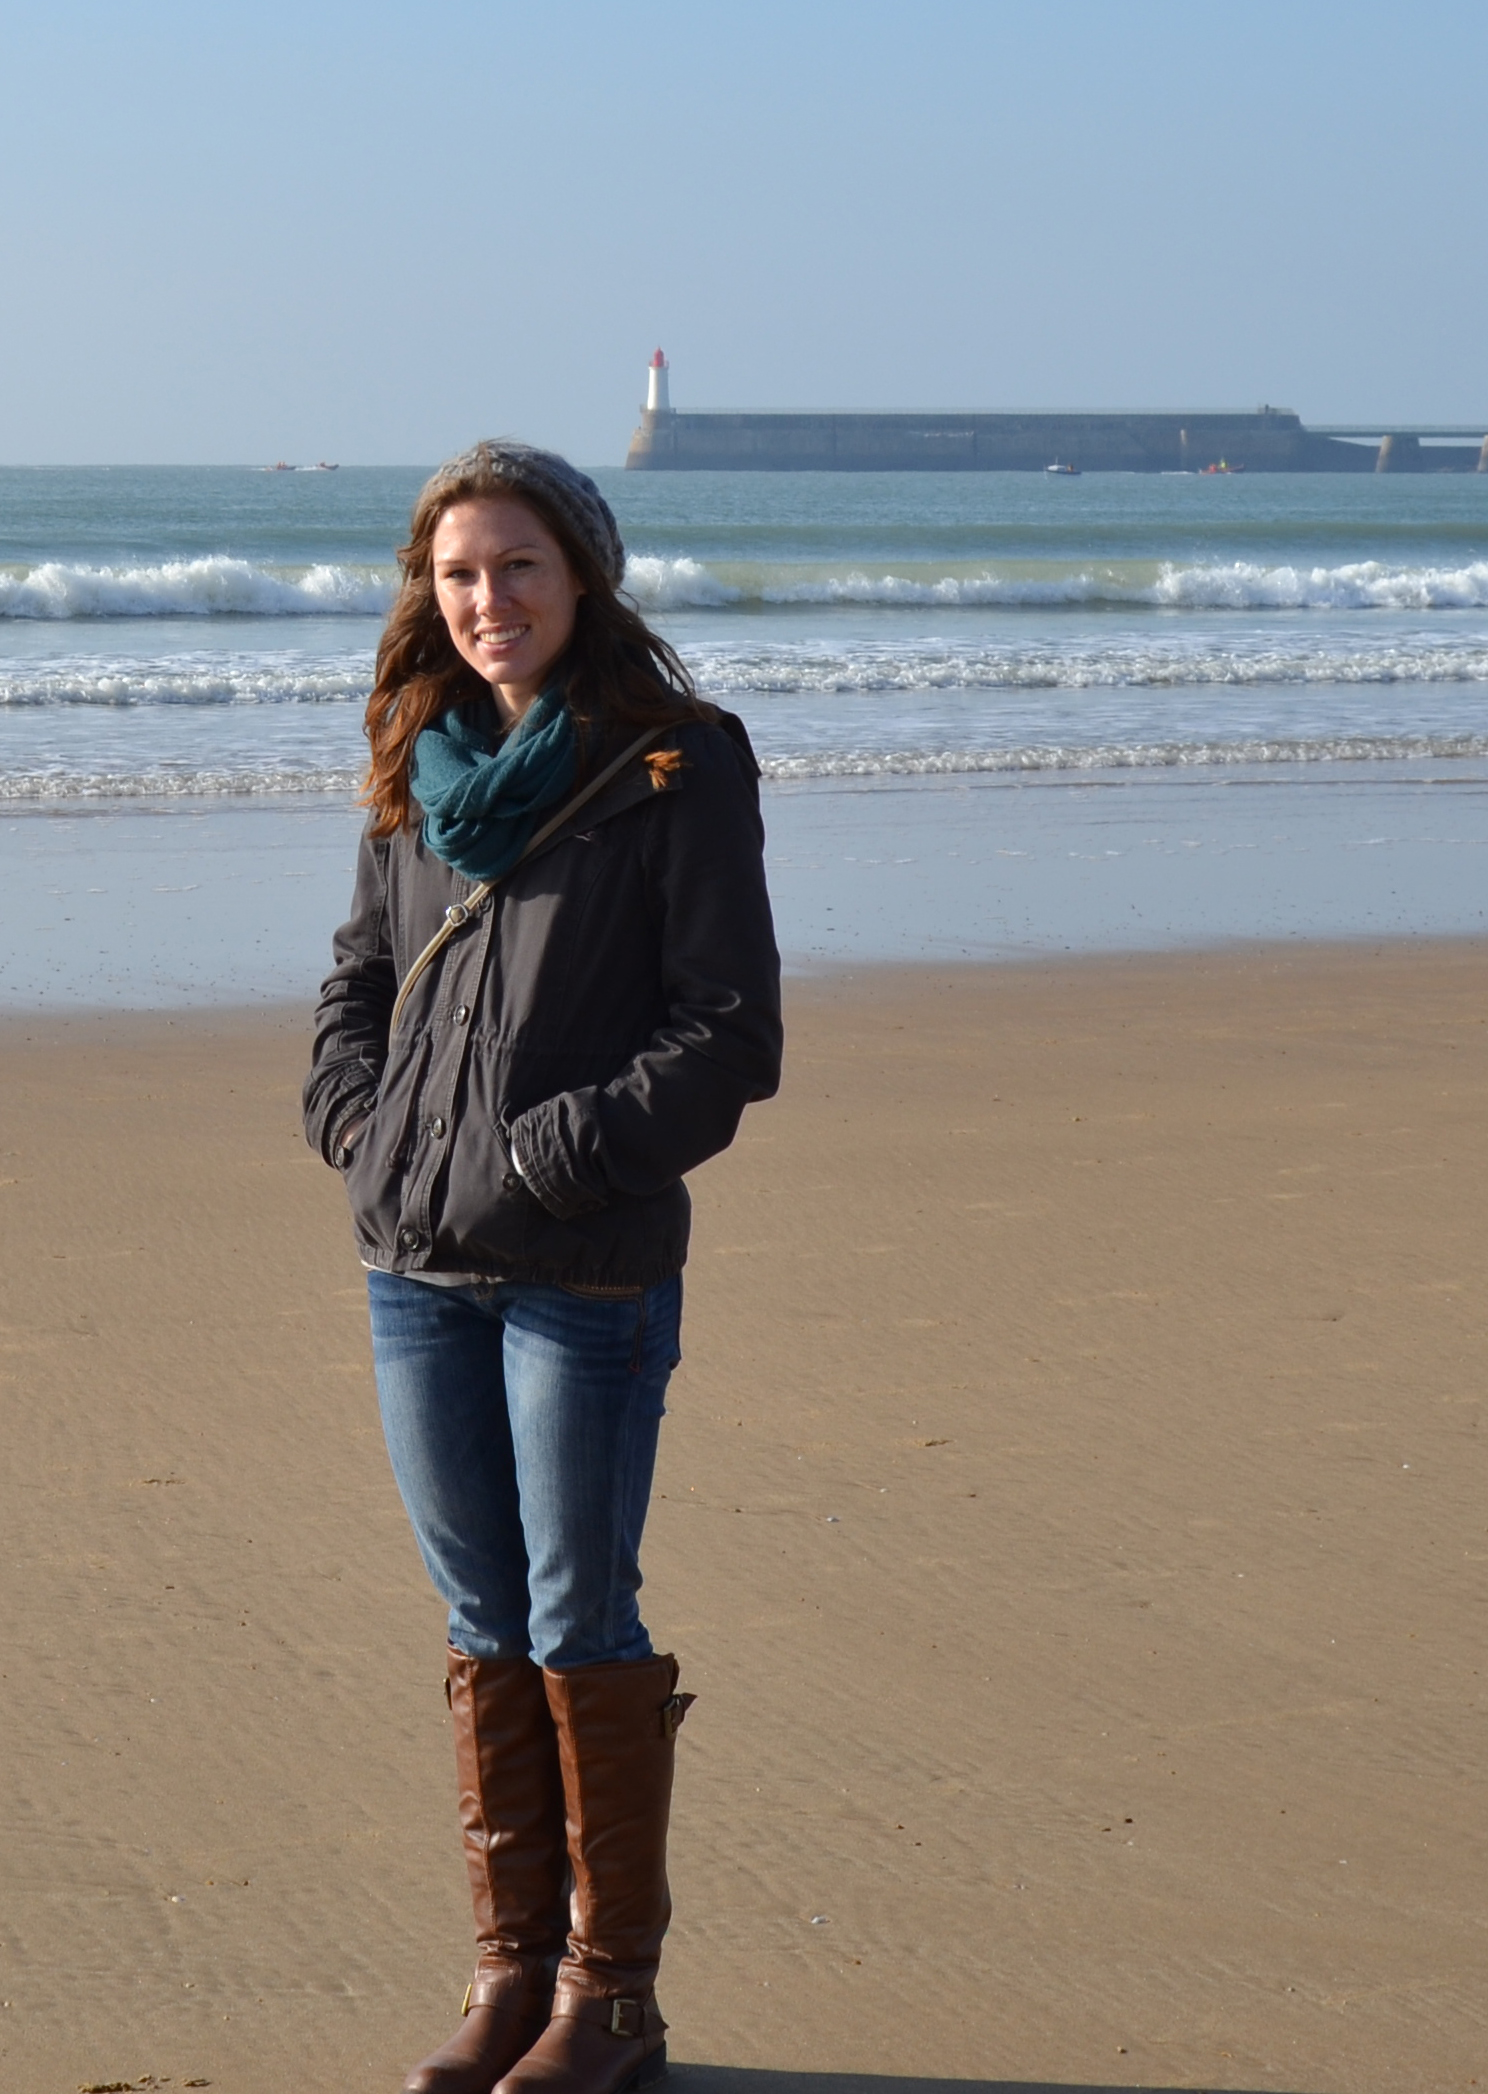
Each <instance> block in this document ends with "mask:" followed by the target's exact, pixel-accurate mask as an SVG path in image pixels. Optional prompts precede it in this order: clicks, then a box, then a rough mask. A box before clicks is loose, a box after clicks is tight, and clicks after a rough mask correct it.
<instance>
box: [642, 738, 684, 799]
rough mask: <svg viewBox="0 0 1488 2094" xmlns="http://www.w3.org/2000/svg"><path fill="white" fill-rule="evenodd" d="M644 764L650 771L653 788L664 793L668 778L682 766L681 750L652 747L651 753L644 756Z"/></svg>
mask: <svg viewBox="0 0 1488 2094" xmlns="http://www.w3.org/2000/svg"><path fill="white" fill-rule="evenodd" d="M645 764H646V768H647V770H648V771H650V773H651V784H652V788H653V790H654V791H656V792H659V793H664V792H665V791H666V789H667V782H668V780H669V779H671V778H672V777H673V776H674V775H675V774H676V773H677V772H678V771H680V770H681V768H682V751H681V750H680V749H653V750H652V751H651V754H650V755H649V756H648V757H646V758H645Z"/></svg>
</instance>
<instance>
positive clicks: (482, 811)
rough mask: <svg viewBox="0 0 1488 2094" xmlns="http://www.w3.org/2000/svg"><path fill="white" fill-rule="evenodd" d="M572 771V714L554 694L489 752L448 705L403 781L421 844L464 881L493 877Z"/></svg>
mask: <svg viewBox="0 0 1488 2094" xmlns="http://www.w3.org/2000/svg"><path fill="white" fill-rule="evenodd" d="M576 768H577V752H576V749H575V746H574V726H573V718H572V715H571V714H570V712H569V710H568V707H567V706H566V705H565V704H564V702H563V700H562V698H561V697H560V696H559V694H558V692H556V691H553V690H548V691H543V692H542V693H541V694H540V696H538V697H537V698H535V699H534V700H533V701H532V703H531V705H529V706H528V708H527V710H526V712H525V713H523V715H522V717H521V719H520V720H519V721H518V722H517V724H516V726H515V727H513V728H512V729H511V731H510V733H508V734H507V735H505V736H504V737H503V738H502V740H501V741H500V742H499V743H498V744H497V745H496V747H495V748H494V749H493V748H492V747H491V744H490V741H489V739H488V737H487V736H485V735H483V734H481V733H480V732H479V730H478V729H476V728H474V727H471V726H469V725H467V723H466V721H465V720H464V719H463V718H462V717H461V714H460V712H459V710H458V709H457V708H452V709H451V710H450V711H449V712H447V713H445V714H443V716H442V717H441V718H440V719H438V720H436V721H435V723H434V724H433V726H431V727H426V728H425V729H424V730H423V732H422V733H421V734H420V735H419V737H418V739H417V740H416V741H415V743H414V745H413V762H412V765H411V767H410V769H409V774H408V783H409V787H410V789H411V791H412V793H413V797H414V798H415V799H416V800H417V801H418V803H419V805H420V807H422V808H423V810H424V842H425V843H426V844H427V845H428V846H429V849H430V850H431V851H433V852H434V853H435V854H436V856H438V857H440V858H442V859H443V860H444V862H445V864H446V865H452V866H453V867H454V868H455V870H456V872H462V873H464V874H465V876H466V878H467V879H470V880H499V879H500V877H501V875H502V874H503V873H505V872H510V870H511V868H512V867H513V866H514V865H515V864H516V862H517V860H518V859H519V858H520V857H521V855H522V852H523V851H524V850H525V848H526V846H527V842H528V839H529V838H530V837H531V835H532V832H533V830H534V829H535V828H536V827H537V819H538V816H539V815H540V814H542V813H544V812H545V811H546V810H547V809H548V808H550V807H556V806H557V804H558V802H559V801H560V800H561V799H562V798H563V797H564V795H565V794H566V793H567V792H568V790H569V788H570V787H571V786H572V784H573V781H574V773H575V770H576Z"/></svg>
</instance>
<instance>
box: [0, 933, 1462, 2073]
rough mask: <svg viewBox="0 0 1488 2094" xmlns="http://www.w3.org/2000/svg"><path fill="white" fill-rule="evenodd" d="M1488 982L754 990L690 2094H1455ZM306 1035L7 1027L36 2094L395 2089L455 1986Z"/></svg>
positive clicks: (667, 1548)
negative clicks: (301, 1114) (304, 1091)
mask: <svg viewBox="0 0 1488 2094" xmlns="http://www.w3.org/2000/svg"><path fill="white" fill-rule="evenodd" d="M1485 960H1488V951H1485V947H1484V946H1483V945H1482V944H1480V943H1474V942H1470V941H1463V942H1459V943H1438V944H1432V943H1427V942H1424V941H1423V942H1420V943H1417V944H1414V945H1405V944H1397V945H1388V944H1387V945H1376V946H1371V945H1364V944H1359V945H1352V946H1336V947H1328V946H1313V947H1307V946H1298V945H1291V946H1287V947H1284V948H1248V949H1242V950H1238V951H1234V952H1231V953H1227V954H1225V955H1223V956H1220V957H1205V956H1203V955H1196V954H1193V953H1188V954H1179V955H1167V956H1155V957H1154V956H1150V955H1149V956H1141V957H1137V958H1129V959H1110V958H1106V959H1090V960H1081V961H1072V962H1067V963H1063V964H1055V963H1045V964H1040V965H1037V966H1028V967H1018V966H1012V967H999V968H970V967H968V968H964V969H961V970H959V971H954V970H947V971H944V972H914V971H907V970H906V971H892V970H884V971H878V972H874V971H864V972H863V973H861V974H859V975H857V976H850V975H849V976H839V977H837V978H834V979H825V980H817V981H810V980H807V981H800V982H796V983H795V984H793V986H792V991H791V998H790V1053H789V1060H788V1074H787V1081H786V1086H785V1089H784V1092H783V1094H782V1096H781V1097H780V1099H779V1100H778V1101H776V1102H775V1103H772V1104H770V1105H768V1106H764V1107H760V1108H757V1109H756V1110H755V1111H753V1112H752V1113H751V1114H750V1116H749V1117H748V1119H747V1121H746V1124H745V1128H744V1132H743V1135H742V1137H741V1139H740V1141H739V1142H738V1144H737V1145H736V1147H735V1148H734V1149H733V1150H732V1151H731V1152H730V1153H729V1154H728V1155H726V1156H725V1157H723V1158H721V1159H719V1160H718V1161H717V1162H716V1163H714V1164H713V1165H711V1166H709V1167H708V1168H707V1169H706V1170H704V1171H702V1172H701V1173H699V1174H698V1177H697V1179H696V1181H695V1185H694V1191H695V1196H696V1202H697V1228H696V1234H695V1239H694V1250H693V1258H692V1262H691V1264H690V1266H689V1269H688V1279H687V1287H688V1320H687V1326H686V1332H685V1337H686V1343H687V1349H688V1358H687V1361H686V1364H685V1365H684V1367H683V1369H682V1370H681V1372H680V1373H679V1375H678V1377H677V1379H676V1382H675V1384H674V1391H673V1397H672V1405H671V1409H672V1415H671V1417H670V1419H669V1422H668V1425H667V1428H666V1432H665V1435H664V1438H663V1453H662V1466H661V1473H660V1478H659V1482H658V1497H657V1500H656V1503H655V1508H654V1513H653V1517H652V1522H651V1527H650V1531H649V1537H648V1545H647V1556H646V1567H647V1575H648V1589H647V1595H646V1601H647V1616H648V1620H649V1622H650V1625H651V1627H652V1631H653V1634H654V1635H655V1636H656V1638H657V1640H658V1642H659V1643H660V1644H661V1645H662V1647H675V1648H676V1649H677V1650H678V1651H679V1653H680V1654H681V1655H682V1658H683V1662H684V1669H685V1678H684V1685H686V1686H689V1687H690V1688H692V1689H693V1690H695V1691H696V1692H697V1693H698V1695H699V1697H700V1698H699V1701H698V1704H697V1707H696V1709H695V1710H694V1711H693V1714H692V1717H691V1719H690V1720H689V1722H688V1725H687V1729H686V1732H685V1734H684V1737H683V1740H682V1745H681V1753H680V1767H679V1779H678V1796H677V1810H676V1818H675V1837H674V1848H673V1855H674V1863H673V1876H674V1887H675V1893H676V1901H677V1921H676V1925H675V1928H674V1931H673V1934H672V1937H671V1943H670V1947H669V1952H668V1957H667V1961H666V1964H665V1966H664V1969H663V1975H662V1986H661V1994H660V1996H661V2002H662V2006H663V2009H664V2011H665V2012H666V2013H667V2015H668V2018H669V2019H670V2020H671V2022H672V2024H673V2034H672V2049H673V2056H674V2058H675V2059H676V2060H677V2061H678V2069H677V2072H676V2082H677V2084H678V2087H679V2090H680V2094H812V2090H813V2089H814V2088H816V2087H818V2086H819V2087H820V2089H821V2094H855V2090H858V2094H868V2090H869V2088H870V2085H871V2087H872V2088H877V2089H882V2090H885V2094H893V2090H896V2089H903V2090H904V2094H912V2090H916V2089H918V2090H923V2089H925V2088H926V2087H927V2086H928V2084H929V2083H930V2082H932V2081H946V2080H955V2081H958V2082H968V2081H969V2082H973V2083H977V2084H979V2085H981V2086H982V2087H984V2088H986V2087H988V2086H990V2085H997V2086H1006V2085H1012V2086H1016V2087H1019V2088H1021V2089H1023V2090H1024V2094H1028V2090H1030V2089H1032V2088H1042V2087H1052V2086H1059V2087H1064V2088H1079V2089H1084V2090H1090V2089H1097V2088H1107V2087H1118V2086H1120V2087H1128V2086H1146V2087H1165V2088H1179V2087H1181V2088H1192V2089H1201V2088H1228V2089H1248V2090H1261V2089H1266V2090H1271V2089H1275V2090H1283V2094H1356V2090H1357V2094H1366V2090H1368V2094H1387V2090H1400V2094H1406V2090H1410V2094H1427V2090H1437V2089H1443V2090H1445V2089H1459V2088H1462V2089H1465V2088H1468V2087H1472V2086H1476V2085H1478V2084H1479V2083H1480V2082H1483V2083H1488V2070H1485V2068H1484V2066H1483V2062H1482V2061H1483V2059H1484V2058H1485V2056H1488V1996H1485V1987H1484V1982H1483V1900H1482V1885H1483V1881H1484V1872H1485V1862H1488V1856H1485V1853H1484V1846H1485V1840H1484V1828H1485V1816H1484V1807H1483V1786H1482V1765H1481V1762H1482V1752H1481V1736H1482V1709H1483V1683H1482V1678H1481V1673H1482V1671H1483V1669H1484V1659H1483V1634H1482V1620H1483V1611H1482V1600H1483V1581H1484V1571H1485V1565H1488V1526H1485V1513H1484V1509H1483V1508H1484V1503H1485V1499H1484V1494H1483V1487H1482V1486H1483V1467H1484V1455H1483V1435H1482V1431H1481V1424H1480V1419H1481V1414H1482V1391H1483V1384H1484V1352H1485V1345H1484V1325H1483V1317H1482V1313H1481V1298H1480V1297H1481V1265H1482V1244H1483V1240H1484V1222H1485V1207H1488V1190H1485V1188H1488V1155H1485V1149H1488V1066H1485V1053H1484V1049H1485V1044H1488V1032H1485V1024H1488V1005H1485V1001H1484V996H1483V980H1484V967H1485ZM305 1032H306V1023H305V1014H304V1012H303V1011H302V1010H300V1009H297V1008H286V1007H283V1006H278V1007H274V1008H269V1009H259V1010H255V1011H250V1012H237V1011H232V1010H221V1009H217V1010H207V1011H183V1012H180V1013H177V1014H172V1015H168V1014H160V1015H155V1016H151V1015H129V1014H123V1015H120V1014H103V1015H99V1014H88V1013H78V1014H73V1015H67V1014H65V1013H63V1014H52V1015H47V1016H44V1017H40V1018H35V1019H26V1018H24V1017H20V1016H12V1017H9V1018H7V1019H5V1020H4V1021H3V1023H0V1082H3V1096H4V1099H5V1111H4V1116H3V1138H0V1241H3V1267H0V1269H3V1275H4V1277H3V1282H0V1288H3V1294H0V1387H3V1397H4V1415H5V1419H6V1425H7V1430H6V1442H7V1457H8V1458H7V1460H6V1462H5V1465H4V1471H3V1479H0V1531H3V1534H4V1537H5V1544H6V1546H5V1548H4V1552H3V1565H0V1594H3V1609H4V1616H5V1621H6V1625H7V1626H6V1634H5V1638H4V1646H5V1647H4V1655H3V1660H0V1671H3V1674H4V1679H3V1696H0V1769H3V1773H0V1779H3V1783H4V1799H3V1847H4V1852H3V1859H0V1974H3V1975H0V1986H3V2001H4V2004H3V2006H0V2081H3V2084H4V2085H5V2087H6V2088H7V2089H14V2090H16V2094H50V2090H54V2089H55V2090H58V2094H71V2090H73V2089H75V2088H77V2087H79V2086H80V2085H81V2086H103V2085H109V2084H111V2083H112V2084H117V2083H120V2082H126V2083H132V2084H135V2085H145V2084H157V2083H162V2084H163V2083H165V2082H166V2081H169V2083H170V2085H171V2087H172V2089H175V2088H179V2087H182V2086H186V2085H192V2084H196V2085H206V2084H210V2085H211V2086H212V2087H214V2088H216V2089H221V2090H223V2094H321V2090H325V2094H331V2090H342V2089H347V2090H349V2089H357V2090H362V2089H367V2090H376V2089H381V2088H386V2089H388V2090H389V2094H392V2090H393V2089H395V2088H396V2087H397V2085H398V2084H399V2074H400V2071H401V2070H402V2068H403V2067H404V2066H405V2065H406V2064H407V2063H408V2062H410V2061H411V2060H412V2059H413V2058H415V2057H417V2056H418V2055H420V2054H421V2053H422V2051H423V2050H425V2049H426V2048H428V2047H429V2046H430V2045H431V2044H432V2043H433V2042H434V2041H436V2040H438V2039H439V2038H440V2037H441V2036H442V2035H443V2034H444V2033H446V2031H447V2026H448V2024H449V2022H450V2018H451V2015H452V2013H453V2011H454V2010H455V2008H456V2007H457V2005H458V2002H459V1998H460V1994H461V1990H462V1988H463V1985H464V1982H465V1978H466V1976H467V1975H468V1966H469V1962H470V1947H469V1938H468V1936H469V1919H468V1909H467V1907H466V1902H465V1894H464V1886H463V1871H462V1866H461V1862H460V1856H459V1851H458V1842H457V1837H456V1826H455V1821H454V1808H453V1793H452V1791H453V1781H452V1768H451V1748H450V1740H449V1734H448V1720H447V1716H446V1711H445V1706H444V1700H443V1696H442V1694H441V1692H440V1680H441V1672H442V1640H443V1630H442V1620H441V1614H440V1610H439V1608H438V1606H437V1603H436V1602H435V1600H434V1598H433V1596H432V1594H431V1593H430V1592H429V1591H428V1589H427V1588H426V1585H425V1583H424V1580H423V1574H422V1571H421V1568H420V1565H419V1563H418V1560H417V1558H416V1555H415V1552H414V1548H413V1544H412V1541H411V1539H410V1537H409V1534H408V1531H407V1528H406V1526H405V1523H404V1520H403V1516H402V1512H401V1509H400V1507H399V1505H398V1502H397V1499H396V1496H395V1493H394V1490H393V1486H392V1482H391V1479H390V1476H389V1473H388V1470H387V1466H386V1461H385V1458H384V1455H383V1451H382V1446H381V1440H380V1435H379V1431H378V1425H377V1418H376V1409H375V1400H374V1395H373V1390H372V1384H371V1376H370V1370H369V1363H368V1348H367V1341H366V1335H365V1328H364V1309H363V1293H362V1284H361V1274H360V1271H359V1268H358V1266H357V1264H356V1260H355V1258H354V1255H353V1253H352V1249H351V1245H350V1240H349V1235H348V1232H347V1229H346V1227H345V1223H344V1217H343V1211H342V1200H341V1192H340V1187H339V1185H338V1183H337V1182H336V1180H335V1179H334V1177H333V1176H332V1175H331V1174H330V1173H329V1172H327V1171H326V1170H325V1169H324V1168H323V1167H322V1166H321V1165H320V1164H319V1163H318V1162H317V1161H316V1160H315V1159H314V1158H313V1157H312V1156H311V1155H310V1154H309V1152H308V1151H307V1150H306V1148H305V1146H304V1143H303V1140H302V1138H301V1135H300V1132H299V1126H298V1087H299V1080H300V1075H301V1071H302V1065H303V1061H304V1054H305V1047H304V1039H305ZM151 2075H153V2079H152V2078H150V2077H149V2076H151ZM870 2076H871V2078H870Z"/></svg>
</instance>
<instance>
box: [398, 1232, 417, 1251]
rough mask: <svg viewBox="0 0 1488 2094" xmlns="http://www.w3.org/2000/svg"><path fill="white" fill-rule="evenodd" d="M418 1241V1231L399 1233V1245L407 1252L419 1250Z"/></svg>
mask: <svg viewBox="0 0 1488 2094" xmlns="http://www.w3.org/2000/svg"><path fill="white" fill-rule="evenodd" d="M418 1240H419V1238H418V1230H417V1229H400V1230H399V1231H398V1242H399V1245H400V1246H401V1248H402V1249H403V1250H405V1251H416V1250H417V1249H418Z"/></svg>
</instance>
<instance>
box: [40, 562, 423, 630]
mask: <svg viewBox="0 0 1488 2094" xmlns="http://www.w3.org/2000/svg"><path fill="white" fill-rule="evenodd" d="M396 586H397V583H396V576H395V575H393V574H392V573H391V572H390V571H389V570H387V569H384V568H376V567H340V566H332V565H328V564H325V563H319V564H317V565H315V566H313V567H306V568H292V567H285V568H278V567H259V566H255V565H254V564H253V562H252V561H250V560H233V559H228V558H227V557H226V556H225V555H221V554H214V555H212V556H210V557H203V558H200V559H195V560H164V561H161V562H159V563H158V564H156V565H154V566H141V567H79V566H74V565H71V564H70V563H68V562H67V561H63V560H47V561H45V562H43V563H42V564H41V565H40V566H38V567H31V568H14V567H12V568H7V569H3V570H0V618H51V619H68V618H209V617H212V616H222V615H224V614H228V615H232V616H235V617H239V618H294V617H302V618H303V617H316V618H325V617H336V616H354V617H368V616H374V617H375V616H381V615H382V614H383V613H384V612H385V611H386V610H387V608H388V606H389V604H390V603H391V602H392V600H393V594H394V591H395V588H396Z"/></svg>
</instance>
